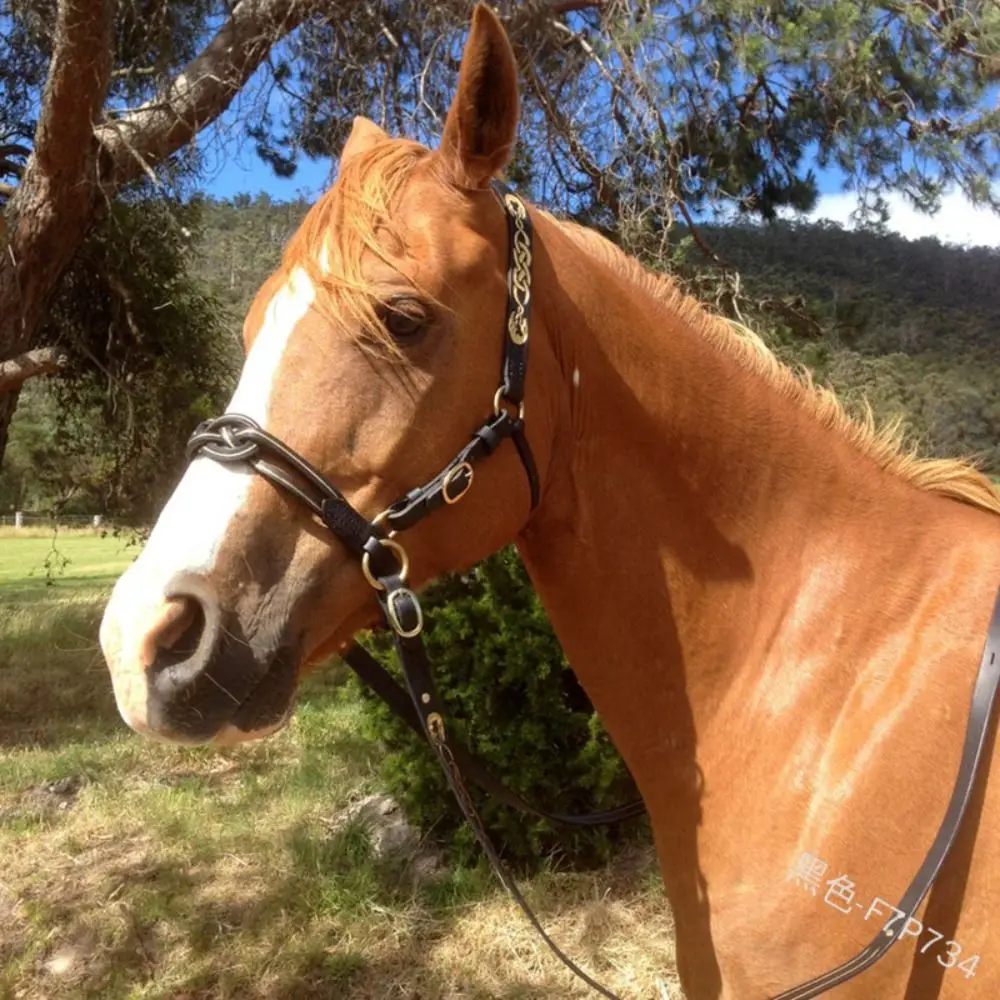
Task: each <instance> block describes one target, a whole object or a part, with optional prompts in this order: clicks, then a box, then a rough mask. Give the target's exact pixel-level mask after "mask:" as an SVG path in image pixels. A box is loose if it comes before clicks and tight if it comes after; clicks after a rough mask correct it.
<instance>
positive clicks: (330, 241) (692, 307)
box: [281, 139, 1000, 514]
mask: <svg viewBox="0 0 1000 1000" xmlns="http://www.w3.org/2000/svg"><path fill="white" fill-rule="evenodd" d="M429 155H430V152H429V150H428V149H427V148H426V147H425V146H422V145H420V144H419V143H416V142H410V141H408V140H403V139H387V140H386V141H385V142H380V143H377V144H376V145H375V146H373V147H372V148H371V149H368V150H366V151H365V152H363V153H361V154H359V155H357V156H355V157H353V158H351V159H350V160H349V161H348V162H347V163H346V164H345V165H344V166H343V167H342V168H341V171H340V175H339V177H338V179H337V183H336V185H335V186H334V187H332V188H331V189H330V190H329V191H327V192H326V194H325V195H323V197H322V198H320V199H319V201H317V202H316V204H315V205H313V207H312V208H311V209H310V210H309V213H308V214H307V215H306V218H305V220H304V221H303V223H302V225H301V226H300V228H299V230H298V231H297V232H296V233H295V235H294V236H293V237H292V239H291V240H290V241H289V243H288V246H287V248H286V250H285V253H284V255H283V258H282V265H281V267H282V270H283V271H285V272H286V273H287V272H290V271H291V270H292V269H294V268H295V267H302V268H303V269H304V270H305V271H306V273H307V274H308V275H309V277H310V279H311V280H312V281H313V284H314V285H315V287H316V289H317V299H316V302H317V305H318V306H319V307H320V308H322V309H324V310H325V311H327V312H328V314H329V315H331V316H333V317H339V318H341V319H343V318H346V319H347V320H348V321H349V322H348V324H347V327H348V328H349V329H351V330H352V332H354V333H355V335H356V336H357V338H358V340H359V342H361V343H363V344H365V345H366V346H375V347H377V348H380V349H382V350H383V351H385V352H387V353H389V354H390V355H393V356H398V348H397V347H396V345H395V343H394V342H393V340H392V338H391V337H390V336H389V335H388V333H387V332H386V329H385V326H384V324H383V323H382V321H381V319H380V318H379V316H378V313H377V309H376V307H377V305H378V296H377V289H373V288H372V287H371V285H370V283H369V282H368V281H367V280H366V279H365V277H364V275H363V274H362V270H361V262H362V257H363V252H364V251H365V250H369V251H371V252H372V253H374V254H375V255H376V256H378V257H379V258H380V259H381V260H383V261H385V262H386V263H388V264H389V265H390V266H398V262H399V260H400V258H401V257H402V256H403V254H404V253H405V240H404V237H403V234H402V233H401V232H400V230H399V227H398V226H396V225H394V223H393V222H392V208H393V205H394V202H395V200H396V198H397V196H398V195H399V193H400V191H401V189H402V187H403V185H404V184H405V183H406V181H407V179H408V178H409V176H410V174H411V173H412V171H413V168H414V167H415V166H416V165H417V163H419V162H420V161H421V160H423V159H424V158H425V157H427V156H429ZM535 211H539V210H538V209H537V208H536V209H535ZM542 214H544V215H545V216H546V217H547V218H549V219H550V220H551V221H552V222H553V223H554V224H555V225H557V226H558V227H560V229H562V231H563V232H564V233H566V234H567V235H568V236H569V237H570V238H571V239H572V240H573V241H574V242H575V243H576V244H577V245H578V246H580V247H581V249H583V250H584V251H586V252H588V253H590V254H591V255H592V256H594V257H596V258H597V259H598V260H601V261H603V262H604V263H605V264H606V265H608V266H609V267H611V268H612V269H613V270H614V271H615V272H616V273H618V274H619V275H621V276H622V277H623V278H625V279H626V280H628V281H630V282H632V283H633V284H635V285H637V286H638V287H639V288H641V289H643V290H645V291H646V292H648V293H649V294H650V295H652V296H654V297H655V298H656V299H658V300H659V301H660V302H662V303H663V304H664V305H665V306H666V307H667V308H668V309H670V310H671V311H673V312H674V313H675V314H676V315H677V316H678V317H679V318H680V319H681V320H682V321H683V322H684V323H686V324H688V325H690V326H691V327H692V328H693V329H694V330H695V331H697V332H698V333H699V334H701V335H702V336H703V337H704V338H705V339H706V340H707V341H708V342H709V343H710V344H712V346H713V347H715V348H716V349H718V350H722V351H726V352H728V353H730V354H732V355H734V356H735V357H736V358H737V360H738V361H739V362H740V364H741V365H742V366H743V367H744V368H745V369H746V370H747V371H749V372H752V373H753V374H754V375H757V376H759V377H761V378H763V379H764V380H765V381H766V382H767V383H768V384H769V385H771V386H773V387H775V388H776V389H777V390H778V391H779V392H781V393H783V394H784V395H786V396H788V397H789V398H791V399H794V400H795V401H796V402H797V403H799V405H801V406H802V407H803V408H805V409H806V410H807V411H808V412H809V413H811V414H812V415H813V416H814V417H815V419H816V420H818V421H819V423H820V424H821V425H822V426H824V427H828V428H831V429H833V430H835V431H836V432H837V433H839V434H841V435H842V436H843V437H844V438H846V439H847V440H848V441H849V442H851V443H852V444H853V445H854V446H855V447H857V448H858V449H859V450H860V451H862V452H863V453H864V454H866V455H868V456H870V457H871V458H872V459H874V460H875V461H876V462H877V463H878V464H879V465H880V466H881V467H882V468H883V469H885V470H887V471H888V472H891V473H893V474H895V475H898V476H901V477H902V478H903V479H904V480H906V481H907V482H909V483H912V484H913V485H914V486H916V487H917V488H918V489H921V490H926V491H929V492H932V493H940V494H943V495H944V496H948V497H951V498H953V499H955V500H960V501H962V502H964V503H968V504H972V505H973V506H976V507H981V508H983V509H984V510H988V511H992V512H993V513H996V514H1000V490H997V488H996V487H995V486H994V485H993V484H992V483H991V482H990V480H989V479H988V478H987V477H986V476H985V475H984V474H983V473H981V472H980V471H979V470H978V469H976V468H975V466H973V465H972V464H971V463H970V462H967V461H962V460H959V459H940V458H939V459H927V458H920V457H919V456H918V455H917V453H916V450H915V449H914V448H912V447H911V448H906V447H904V429H903V421H902V419H896V420H894V421H891V422H890V423H888V424H887V425H885V426H882V427H878V426H877V425H876V422H875V418H874V415H873V414H872V411H871V408H870V407H869V406H868V405H867V403H866V404H865V406H864V409H863V412H862V413H861V414H860V416H854V415H851V414H850V413H848V411H847V410H846V409H845V407H844V405H843V403H842V402H841V401H840V399H838V397H837V396H836V394H835V393H834V392H833V391H832V390H830V389H827V388H826V387H824V386H818V385H816V384H814V382H813V380H812V376H811V375H810V373H809V372H808V371H807V370H805V369H803V370H801V371H799V372H795V371H793V370H792V369H791V368H789V367H787V366H786V365H784V364H783V363H782V362H781V361H779V360H778V358H777V357H776V356H775V355H774V353H773V352H772V351H771V350H770V349H769V348H768V347H767V345H766V344H765V343H764V341H763V340H761V338H760V337H759V336H758V335H757V334H755V333H754V332H753V331H751V330H749V329H747V328H746V327H745V326H742V325H740V324H737V323H734V322H731V321H729V320H726V319H724V318H722V317H720V316H715V315H713V314H712V313H710V312H709V311H708V310H707V309H706V308H705V307H704V306H703V305H702V304H701V303H700V302H698V301H697V300H696V299H694V298H692V297H691V296H689V295H686V294H685V293H684V292H683V291H682V290H681V289H680V288H679V287H678V286H677V285H676V284H675V282H674V281H673V279H671V278H670V277H669V276H667V275H662V274H656V273H655V272H652V271H649V270H647V269H646V268H644V267H643V266H642V265H641V264H640V263H639V262H638V261H637V260H635V259H634V258H632V257H629V256H628V255H627V254H625V253H624V251H622V250H621V249H620V248H618V247H617V246H615V244H613V243H611V242H610V241H609V240H607V239H605V238H604V237H603V236H601V235H600V234H599V233H597V232H595V231H594V230H592V229H587V228H585V227H583V226H580V225H577V224H576V223H572V222H569V221H566V220H560V219H556V218H555V217H554V216H551V215H549V213H542Z"/></svg>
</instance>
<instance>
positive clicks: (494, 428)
mask: <svg viewBox="0 0 1000 1000" xmlns="http://www.w3.org/2000/svg"><path fill="white" fill-rule="evenodd" d="M492 188H493V191H494V193H495V194H496V196H497V197H498V198H499V199H500V202H501V204H502V205H503V207H504V212H505V214H506V217H507V231H508V238H509V243H510V247H509V260H508V269H507V319H506V327H505V331H504V355H503V367H502V381H501V383H500V386H499V388H498V389H497V391H496V394H495V396H494V398H493V415H492V416H491V417H489V418H488V419H487V420H486V421H485V422H484V423H483V424H482V425H481V426H480V427H479V428H478V429H477V430H476V431H475V432H474V433H473V435H472V438H471V440H470V441H469V443H468V444H467V445H466V446H465V448H463V449H462V451H461V452H459V454H458V455H456V456H455V458H454V459H453V460H452V461H451V462H450V463H448V465H447V466H445V468H444V469H442V470H441V472H440V473H438V475H436V476H435V477H434V478H433V479H431V480H430V481H428V482H427V483H425V484H424V485H423V486H420V487H417V488H416V489H414V490H411V491H410V492H409V493H407V494H406V496H404V497H402V498H400V499H399V500H397V501H396V502H395V503H394V504H392V505H391V506H390V507H388V508H386V509H385V510H384V511H383V512H382V513H381V514H379V516H378V517H376V518H375V519H374V520H373V521H369V520H368V519H367V518H366V517H365V516H364V515H362V514H361V513H360V512H358V511H357V510H355V509H354V507H352V506H351V504H350V503H349V502H348V500H347V498H346V497H345V496H344V495H343V494H342V493H341V492H340V491H339V490H338V489H337V488H336V487H335V486H334V485H333V483H331V482H330V481H329V479H327V478H326V477H325V476H324V475H323V474H322V473H321V472H320V471H319V470H318V469H316V468H315V466H313V465H311V464H310V463H309V462H308V461H306V459H305V458H303V457H302V456H301V455H299V454H298V453H297V452H295V451H293V450H292V449H291V448H289V447H288V446H287V445H286V444H285V443H284V442H282V441H281V440H279V439H278V438H276V437H274V435H272V434H269V433H268V432H267V431H265V430H264V429H263V428H261V427H260V426H259V425H258V424H256V423H255V422H254V421H253V420H251V419H250V418H249V417H246V416H242V415H241V414H238V413H225V414H223V415H222V416H221V417H216V418H214V419H212V420H208V421H205V422H204V423H202V424H201V425H199V426H198V427H197V428H196V429H195V432H194V434H193V435H192V437H191V439H190V441H189V442H188V455H189V457H190V458H191V459H194V458H196V457H199V456H204V457H206V458H211V459H214V460H215V461H218V462H224V463H235V464H240V465H249V466H250V467H251V468H252V469H253V470H254V471H255V472H257V473H258V474H259V475H261V476H263V477H264V478H265V479H267V480H268V481H269V482H271V483H272V484H273V485H275V486H277V487H278V488H279V489H283V490H285V491H286V492H288V493H290V494H291V495H292V496H294V497H296V498H297V499H298V500H300V501H301V502H302V503H303V504H304V505H305V506H306V507H308V508H309V509H310V510H311V511H313V513H315V514H316V515H318V516H319V517H320V518H322V520H323V522H324V523H325V524H326V526H327V527H328V528H329V530H330V532H331V534H332V535H333V536H334V537H335V538H337V539H338V540H339V541H340V542H342V543H343V544H344V546H345V547H346V548H347V549H348V550H349V551H350V552H351V553H352V554H354V555H355V556H356V557H357V558H359V559H360V560H361V569H362V572H363V573H364V576H365V579H366V580H367V581H368V582H369V583H370V584H371V586H372V587H374V588H375V590H376V592H377V596H378V600H379V604H380V606H381V608H382V612H383V614H384V616H385V619H386V622H387V624H388V625H389V627H390V628H391V629H392V631H393V633H394V635H395V642H396V649H397V653H398V655H399V659H400V662H401V663H402V666H403V673H404V677H405V679H406V685H407V688H408V689H409V694H410V699H411V701H412V705H413V712H409V711H407V710H405V709H402V708H401V703H400V698H399V694H401V692H398V693H390V692H393V687H397V688H398V685H396V684H395V681H393V680H392V678H391V677H389V676H388V675H385V678H384V679H383V678H382V677H381V676H380V675H379V673H378V671H380V670H381V668H380V667H378V665H377V664H375V667H376V669H375V670H370V669H366V666H367V665H366V660H365V657H367V654H364V655H362V653H363V651H352V652H351V653H349V654H348V655H347V657H346V659H347V662H348V663H349V664H351V665H352V666H354V667H355V669H358V666H357V665H358V664H361V665H362V666H361V669H360V670H359V674H361V676H362V679H363V680H366V681H367V682H368V683H372V681H371V678H374V679H375V683H374V684H372V686H373V687H374V688H375V690H376V691H378V692H379V693H380V694H382V695H383V697H385V698H386V701H387V702H388V703H389V705H390V707H391V708H393V710H394V711H396V712H397V714H399V715H400V716H401V717H402V718H403V719H404V721H406V722H407V724H409V725H411V726H412V725H413V723H414V721H416V720H419V726H420V729H421V731H422V732H423V733H424V735H425V736H426V737H427V739H428V741H429V742H430V744H431V746H432V747H433V749H434V752H435V754H436V755H437V758H438V761H439V762H440V764H441V767H442V768H443V769H444V772H445V776H446V778H447V780H448V784H449V786H450V787H451V790H452V792H453V794H454V795H455V798H456V800H457V801H458V804H459V807H460V808H461V810H462V812H463V814H464V815H465V818H466V820H467V821H468V823H469V825H470V826H471V827H472V830H473V832H474V833H475V835H476V838H477V839H478V841H479V843H480V845H481V846H482V848H483V851H484V852H485V853H486V856H487V857H488V858H489V860H490V863H491V864H492V866H493V870H494V872H495V873H496V875H497V878H499V880H500V882H501V883H502V884H503V886H504V888H506V889H507V891H508V892H509V893H510V895H511V896H512V897H513V899H514V901H515V902H516V903H517V905H518V906H519V907H520V908H521V910H522V911H523V912H524V915H525V916H526V917H527V918H528V920H529V921H530V922H531V925H532V926H533V927H534V928H535V930H536V931H537V932H538V934H539V935H540V936H541V938H542V940H543V941H544V942H545V944H546V945H547V946H548V947H549V949H550V950H551V951H552V953H553V954H554V955H555V956H556V957H557V958H558V959H559V960H560V961H561V962H562V963H563V964H564V965H565V966H566V967H567V968H568V969H569V970H570V971H571V972H572V973H573V974H574V975H576V976H578V977H579V978H580V979H581V980H583V982H585V983H587V985H588V986H590V987H591V988H592V989H594V990H596V991H597V992H598V993H600V994H601V996H603V997H607V998H608V1000H618V998H617V997H616V996H615V994H613V993H612V992H611V991H610V990H608V989H606V988H605V987H603V986H601V984H600V983H598V982H597V981H596V980H594V979H592V978H591V977H590V976H588V975H587V973H586V972H584V971H583V970H582V969H581V968H580V967H579V966H578V965H576V964H575V963H574V962H573V961H572V960H571V959H570V958H568V957H567V956H566V955H565V954H564V953H563V952H562V951H561V950H560V949H559V947H558V946H557V945H556V944H555V942H554V941H552V939H551V938H550V937H549V936H548V935H547V934H546V933H545V930H544V929H543V928H542V926H541V924H540V923H539V922H538V918H537V917H536V916H535V915H534V913H533V912H532V911H531V908H530V907H529V906H528V904H527V902H526V901H525V899H524V896H523V895H522V894H521V892H520V890H519V889H518V887H517V885H516V884H515V882H514V880H513V879H512V878H511V877H510V875H509V874H508V873H507V872H506V870H505V869H504V866H503V863H502V862H501V860H500V857H499V855H498V854H497V851H496V849H495V848H494V846H493V844H492V843H491V841H490V838H489V836H488V835H487V833H486V830H485V829H484V827H483V824H482V821H481V819H480V818H479V815H478V813H477V812H476V809H475V806H474V804H473V802H472V799H471V798H470V796H469V793H468V790H467V788H466V787H465V782H464V779H463V776H462V766H466V767H467V772H468V773H470V774H472V775H473V776H474V777H475V778H476V780H477V781H479V783H480V784H484V787H486V788H487V789H488V790H491V789H490V785H491V784H492V785H493V786H494V788H495V789H499V790H500V797H501V798H503V796H504V795H506V796H507V798H505V799H504V801H507V802H509V803H512V804H517V802H518V801H520V802H523V800H519V797H517V796H514V795H513V793H511V792H509V790H506V789H504V788H503V786H502V785H500V783H499V782H496V781H495V779H492V778H490V777H489V774H488V772H487V771H486V769H485V767H483V766H482V765H481V764H480V763H479V762H478V761H476V759H475V758H474V757H473V756H472V755H471V754H469V753H468V752H467V751H465V750H464V749H463V748H461V747H460V746H459V745H458V744H455V743H452V742H451V741H450V740H449V738H448V735H447V732H446V728H445V724H444V714H443V706H442V705H441V703H440V700H439V698H438V696H437V693H436V691H435V690H434V685H433V682H432V678H431V671H430V665H429V664H428V662H427V654H426V651H425V649H424V644H423V640H422V638H421V633H422V631H423V626H424V619H423V611H422V610H421V608H420V602H419V601H418V599H417V595H416V594H414V593H413V591H412V590H410V589H409V587H407V586H406V579H407V572H408V570H409V559H408V557H407V554H406V551H405V549H404V548H403V547H402V545H400V544H399V542H397V541H395V540H394V538H393V536H394V535H395V534H396V532H397V531H401V530H403V529H405V528H408V527H411V526H412V525H414V524H416V523H417V522H418V521H419V520H421V519H422V518H423V517H425V516H426V515H427V514H429V513H430V512H431V511H433V510H436V509H437V508H439V507H441V506H443V505H445V504H453V503H457V502H458V501H459V500H461V499H462V497H464V496H465V494H466V493H467V492H468V490H469V488H470V487H471V485H472V478H473V471H474V470H473V466H474V464H475V462H477V461H478V460H480V459H482V458H485V457H486V456H488V455H491V454H492V453H493V452H494V451H495V450H496V449H497V448H499V447H500V445H501V444H502V443H503V442H504V441H506V440H507V439H508V438H510V439H511V441H512V442H513V444H514V445H515V447H516V449H517V453H518V455H519V456H520V458H521V463H522V465H523V466H524V470H525V473H526V475H527V479H528V486H529V489H530V492H531V509H532V510H534V509H535V507H536V506H537V505H538V503H539V499H540V489H539V481H538V473H537V470H536V468H535V462H534V458H533V457H532V454H531V447H530V445H529V443H528V439H527V436H526V434H525V425H524V389H525V377H526V373H527V366H528V339H529V319H530V311H531V263H532V228H531V219H530V217H529V215H528V212H527V210H526V208H525V206H524V203H523V202H522V201H521V200H520V199H519V198H518V197H517V196H516V195H515V194H514V193H513V192H512V191H511V190H510V189H509V188H507V187H506V186H505V185H503V184H501V183H500V182H499V181H494V182H493V184H492ZM359 649H360V648H359ZM368 659H371V658H370V657H368ZM383 673H384V672H383ZM366 674H367V676H366ZM998 679H1000V593H998V595H997V600H996V604H995V607H994V609H993V618H992V620H991V622H990V626H989V633H988V636H987V640H986V649H985V652H984V653H983V659H982V662H981V664H980V666H979V674H978V676H977V678H976V685H975V689H974V692H973V697H972V706H971V708H970V711H969V722H968V727H967V730H966V736H965V745H964V747H963V750H962V759H961V762H960V764H959V770H958V777H957V779H956V782H955V787H954V790H953V792H952V796H951V800H950V802H949V804H948V808H947V811H946V812H945V816H944V820H943V821H942V824H941V828H940V830H939V831H938V834H937V836H936V837H935V839H934V843H933V844H932V845H931V849H930V851H929V852H928V854H927V857H926V859H925V860H924V863H923V865H922V866H921V868H920V870H919V872H918V873H917V875H916V877H915V878H914V880H913V882H912V883H911V885H910V887H909V888H908V889H907V891H906V893H905V895H904V896H903V899H902V901H901V903H900V906H899V907H898V909H899V910H901V911H903V913H904V914H905V916H906V919H907V920H908V919H909V918H910V917H912V915H913V913H914V912H916V910H917V908H918V907H919V905H920V903H921V901H922V900H923V898H924V897H925V896H926V894H927V892H928V890H929V889H930V887H931V885H932V884H933V882H934V879H935V878H936V877H937V874H938V872H939V871H940V870H941V866H942V864H943V863H944V860H945V858H946V857H947V856H948V852H949V850H950V849H951V846H952V844H953V843H954V841H955V837H956V835H957V833H958V830H959V827H960V825H961V822H962V817H963V816H964V814H965V809H966V806H967V805H968V802H969V796H970V795H971V793H972V788H973V786H974V784H975V779H976V773H977V770H978V767H979V762H980V758H981V756H982V751H983V746H984V744H985V742H986V736H987V732H988V730H989V724H990V719H991V716H992V709H993V703H994V701H995V698H996V693H997V686H998ZM385 681H388V684H386V683H385ZM387 693H389V696H388V697H387V696H386V695H387ZM414 716H415V717H414ZM638 805H641V804H637V803H632V804H630V805H629V806H625V807H623V808H622V809H620V810H615V811H613V813H612V814H603V815H616V814H620V815H621V817H622V818H628V817H630V816H632V815H637V814H638V810H637V806H638ZM524 806H527V803H524ZM527 808H528V810H529V811H530V812H533V813H534V814H535V815H541V816H545V817H546V818H549V819H555V820H556V821H558V822H576V823H580V822H583V823H584V824H585V825H590V824H591V823H592V822H601V821H603V820H600V819H597V820H595V819H594V818H593V817H589V818H588V817H557V816H550V815H549V814H547V813H543V812H541V811H540V810H537V809H532V808H531V807H530V806H528V807H527ZM904 926H905V921H904ZM896 940H897V937H896V935H895V934H894V933H893V932H892V931H887V930H885V929H883V930H881V931H880V932H879V933H878V934H877V935H876V937H875V939H874V940H873V941H872V942H871V944H869V945H868V947H867V948H865V949H864V951H862V952H861V953H860V954H858V955H857V956H856V957H855V958H853V959H852V960H851V961H849V962H845V963H844V964H843V965H840V966H838V967H837V968H836V969H833V970H831V971H830V972H828V973H826V974H825V975H822V976H818V977H816V978H815V979H811V980H809V982H807V983H803V984H802V985H801V986H797V987H795V988H794V989H792V990H788V991H786V992H784V993H782V994H780V995H779V996H778V997H776V998H774V1000H810V998H812V997H816V996H819V995H820V994H821V993H825V992H826V991H827V990H830V989H833V987H835V986H839V985H841V984H842V983H845V982H847V981H848V980H849V979H852V978H853V977H854V976H856V975H858V974H859V973H861V972H863V971H864V970H865V969H867V968H868V967H869V966H870V965H872V963H874V962H876V961H877V960H878V959H879V958H880V957H881V956H882V955H884V954H885V953H886V952H887V951H888V950H889V948H891V947H892V945H893V944H894V943H895V942H896Z"/></svg>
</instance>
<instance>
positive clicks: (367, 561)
mask: <svg viewBox="0 0 1000 1000" xmlns="http://www.w3.org/2000/svg"><path fill="white" fill-rule="evenodd" d="M378 543H379V545H383V546H385V548H387V549H391V550H392V551H393V552H394V553H395V554H396V558H397V559H398V560H399V564H400V569H399V572H398V573H397V574H396V575H397V576H398V577H399V579H400V580H402V581H403V582H404V583H405V582H406V575H407V573H409V572H410V557H409V556H408V555H407V554H406V549H404V548H403V546H402V545H400V544H399V542H397V541H395V540H394V539H392V538H380V539H379V540H378ZM361 572H362V573H364V575H365V579H366V580H367V581H368V582H369V583H370V584H371V585H372V586H373V587H374V588H375V589H376V590H385V585H384V584H382V583H379V581H378V580H376V579H375V577H374V576H373V575H372V567H371V555H370V553H368V552H365V553H364V554H363V555H362V556H361Z"/></svg>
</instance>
